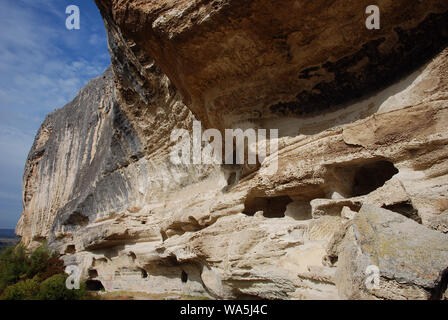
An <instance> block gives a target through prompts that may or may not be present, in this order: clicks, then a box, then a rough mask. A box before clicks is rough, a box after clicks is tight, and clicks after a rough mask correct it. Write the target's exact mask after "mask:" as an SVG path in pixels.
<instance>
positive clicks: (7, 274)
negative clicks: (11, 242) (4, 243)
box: [0, 244, 29, 293]
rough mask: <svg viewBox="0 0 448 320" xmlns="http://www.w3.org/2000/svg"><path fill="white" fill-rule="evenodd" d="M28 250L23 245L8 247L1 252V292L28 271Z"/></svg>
mask: <svg viewBox="0 0 448 320" xmlns="http://www.w3.org/2000/svg"><path fill="white" fill-rule="evenodd" d="M28 270H29V269H28V262H27V257H26V250H25V248H24V247H23V246H22V245H20V244H19V245H17V246H16V247H11V248H7V249H6V250H4V251H3V252H2V253H1V254H0V293H1V292H2V291H3V290H4V289H5V288H6V287H7V286H9V285H11V284H14V283H16V282H18V281H19V280H20V279H21V278H24V277H25V276H26V274H27V273H28Z"/></svg>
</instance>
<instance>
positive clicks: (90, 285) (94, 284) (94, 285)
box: [86, 280, 104, 291]
mask: <svg viewBox="0 0 448 320" xmlns="http://www.w3.org/2000/svg"><path fill="white" fill-rule="evenodd" d="M86 287H87V290H89V291H102V290H104V286H103V284H102V283H101V281H99V280H87V281H86Z"/></svg>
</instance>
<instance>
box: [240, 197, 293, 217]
mask: <svg viewBox="0 0 448 320" xmlns="http://www.w3.org/2000/svg"><path fill="white" fill-rule="evenodd" d="M291 202H292V199H291V198H290V197H288V196H279V197H272V198H263V197H255V198H249V199H247V200H246V201H245V202H244V211H243V213H244V214H246V215H248V216H253V215H254V214H255V213H257V212H258V211H263V216H264V217H265V218H283V217H285V211H286V206H287V205H288V204H289V203H291Z"/></svg>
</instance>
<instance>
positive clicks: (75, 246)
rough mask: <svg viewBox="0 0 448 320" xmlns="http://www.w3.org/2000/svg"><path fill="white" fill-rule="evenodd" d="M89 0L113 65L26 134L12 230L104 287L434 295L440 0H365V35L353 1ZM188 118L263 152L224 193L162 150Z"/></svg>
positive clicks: (440, 187)
mask: <svg viewBox="0 0 448 320" xmlns="http://www.w3.org/2000/svg"><path fill="white" fill-rule="evenodd" d="M96 2H97V5H98V7H99V8H100V11H101V13H102V15H103V18H104V21H105V26H106V29H107V32H108V37H109V47H110V53H111V59H112V67H111V69H109V70H107V71H106V72H105V74H104V75H102V76H100V77H99V78H97V79H94V80H92V81H91V82H90V83H89V84H88V85H87V86H86V87H85V88H84V89H82V90H81V92H80V93H79V95H78V97H77V98H75V100H73V101H72V102H71V103H69V104H68V105H67V106H65V107H64V108H62V109H59V110H56V111H55V112H53V113H52V114H50V115H49V116H48V117H47V119H46V120H45V121H44V123H43V124H42V126H41V129H40V130H39V132H38V134H37V136H36V139H35V143H34V145H33V147H32V150H31V151H30V154H29V157H28V161H27V164H26V169H25V174H24V191H23V192H24V194H23V201H24V212H23V215H22V217H21V219H20V221H19V224H18V226H17V233H18V234H20V235H21V236H22V241H23V242H24V243H25V244H27V245H29V246H34V245H35V244H36V243H38V242H40V241H43V240H45V239H46V240H47V241H48V242H49V244H50V246H51V247H52V248H53V249H54V250H56V251H58V252H60V253H61V254H62V255H63V258H64V260H65V262H66V264H68V265H69V264H76V265H78V266H79V267H80V269H81V270H82V274H83V277H84V278H86V279H88V281H89V283H90V284H91V285H92V286H99V285H100V284H101V285H102V286H104V287H105V289H106V290H109V291H114V290H131V291H132V290H133V291H145V292H150V293H161V294H169V295H173V294H185V295H201V296H208V297H214V298H246V297H252V298H256V297H258V298H284V299H341V298H363V299H364V298H367V299H369V298H374V299H402V298H405V299H406V298H416V299H430V298H443V297H444V295H445V297H446V294H445V290H446V285H447V282H448V278H447V272H448V247H447V244H448V235H447V234H446V233H447V230H448V200H447V199H448V183H447V181H448V160H447V159H448V146H447V142H448V126H447V124H448V102H447V100H448V73H447V70H448V49H445V48H446V47H447V44H448V24H447V21H448V19H447V17H448V4H447V3H446V1H442V0H440V1H438V0H432V1H425V2H416V3H413V4H412V5H409V4H408V2H404V1H386V0H385V1H381V3H380V4H379V6H380V8H381V17H382V20H381V24H382V28H381V29H380V30H367V29H366V28H365V26H364V20H365V17H366V16H365V13H364V12H365V8H366V6H367V5H368V3H367V2H365V1H336V2H331V3H328V2H321V1H312V2H309V1H281V2H280V1H267V0H255V1H236V0H227V1H183V0H179V1H168V0H167V1H157V2H154V1H143V0H142V1H128V0H120V1H119V0H96ZM194 120H200V121H201V122H202V125H203V126H204V128H217V129H219V130H223V129H225V128H242V127H244V128H247V127H250V128H256V129H260V128H266V129H272V128H275V129H279V137H278V140H277V141H276V142H277V143H278V146H279V150H278V152H277V153H275V154H271V156H269V157H267V158H266V160H265V161H263V163H261V164H260V166H259V167H258V168H257V169H256V170H255V171H254V172H251V173H250V174H246V175H245V176H244V178H243V179H242V180H241V181H240V182H239V183H238V184H237V185H236V186H235V187H233V188H232V189H230V191H229V192H226V193H223V192H222V188H223V187H224V186H225V185H226V184H227V181H226V179H225V177H224V175H223V172H222V171H221V170H220V168H219V166H214V165H193V164H192V165H175V164H173V163H172V162H171V161H170V158H169V154H170V151H171V149H172V147H173V144H174V143H173V142H171V141H170V135H171V133H172V131H173V130H174V129H175V128H180V129H186V130H187V131H191V130H192V126H193V121H194ZM274 159H277V161H276V162H275V161H274ZM274 162H275V163H274ZM274 165H275V167H276V168H275V169H277V170H274V169H273V167H274ZM271 169H273V170H271ZM272 172H275V174H272ZM371 266H374V267H377V268H378V270H379V273H378V275H379V278H378V279H379V280H380V281H379V284H378V285H377V286H373V287H372V286H369V285H366V280H367V277H368V274H366V270H367V268H368V267H371Z"/></svg>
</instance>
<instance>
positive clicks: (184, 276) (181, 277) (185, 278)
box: [180, 270, 188, 283]
mask: <svg viewBox="0 0 448 320" xmlns="http://www.w3.org/2000/svg"><path fill="white" fill-rule="evenodd" d="M180 279H181V280H182V282H183V283H186V282H187V281H188V273H186V272H185V271H184V270H182V274H181V275H180Z"/></svg>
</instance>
